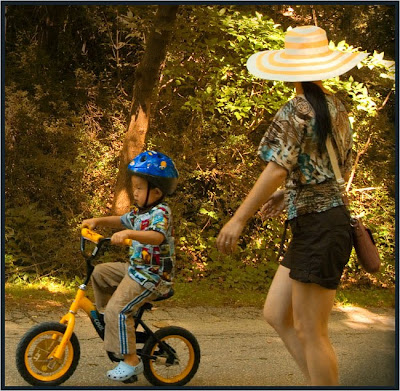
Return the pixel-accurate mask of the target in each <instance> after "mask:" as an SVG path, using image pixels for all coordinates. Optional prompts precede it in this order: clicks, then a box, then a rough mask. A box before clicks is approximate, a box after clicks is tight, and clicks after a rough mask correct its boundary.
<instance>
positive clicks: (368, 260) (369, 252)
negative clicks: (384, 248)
mask: <svg viewBox="0 0 400 391" xmlns="http://www.w3.org/2000/svg"><path fill="white" fill-rule="evenodd" d="M326 149H327V150H328V155H329V159H330V161H331V165H332V168H333V172H334V174H335V177H336V182H337V183H338V185H339V188H340V190H341V193H342V198H343V201H344V204H345V205H348V199H347V194H346V191H345V189H346V184H345V181H344V179H343V178H342V174H341V172H340V169H339V165H338V161H337V157H336V153H335V150H334V149H333V145H332V140H331V138H330V136H329V135H328V137H327V138H326ZM350 225H351V229H352V236H353V246H354V249H355V251H356V254H357V259H358V261H359V262H360V264H361V266H362V267H363V268H364V270H365V271H367V272H368V273H376V272H378V271H379V269H380V266H381V260H380V257H379V252H378V249H377V247H376V245H375V242H374V239H373V237H372V233H371V230H370V229H369V228H367V227H366V226H365V225H364V223H363V222H362V220H361V218H360V217H355V216H352V217H351V219H350Z"/></svg>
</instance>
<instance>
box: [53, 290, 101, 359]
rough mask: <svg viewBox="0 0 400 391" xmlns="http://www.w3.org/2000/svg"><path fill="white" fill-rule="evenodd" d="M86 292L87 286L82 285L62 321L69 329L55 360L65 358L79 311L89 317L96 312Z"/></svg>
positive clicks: (56, 352) (54, 355) (58, 348)
mask: <svg viewBox="0 0 400 391" xmlns="http://www.w3.org/2000/svg"><path fill="white" fill-rule="evenodd" d="M85 291H86V285H83V284H82V285H81V286H80V287H79V289H78V292H77V293H76V296H75V299H74V301H73V302H72V304H71V307H70V308H69V311H68V313H67V314H65V315H64V316H63V317H62V318H61V320H60V323H62V324H67V328H66V330H65V333H64V335H63V337H62V339H61V342H60V344H59V345H58V346H57V349H56V350H55V352H54V353H53V355H52V356H53V357H54V358H55V359H58V360H61V358H62V357H63V354H64V350H65V347H66V346H67V343H68V341H69V340H70V338H71V335H72V333H73V331H74V327H75V315H76V314H77V312H78V310H79V309H82V310H84V311H85V312H86V313H87V314H88V316H90V312H91V311H95V310H96V307H95V306H94V304H93V303H92V302H91V301H90V300H89V299H88V298H87V297H86V294H85Z"/></svg>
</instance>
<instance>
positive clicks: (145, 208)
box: [139, 181, 165, 213]
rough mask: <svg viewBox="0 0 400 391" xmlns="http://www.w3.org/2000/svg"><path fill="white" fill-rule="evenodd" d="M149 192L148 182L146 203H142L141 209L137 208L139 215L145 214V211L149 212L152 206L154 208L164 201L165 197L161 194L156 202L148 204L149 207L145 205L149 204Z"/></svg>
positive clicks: (148, 185) (148, 184)
mask: <svg viewBox="0 0 400 391" xmlns="http://www.w3.org/2000/svg"><path fill="white" fill-rule="evenodd" d="M150 190H151V188H150V183H149V181H147V193H146V201H145V202H144V205H143V206H142V207H140V208H139V213H145V212H147V211H148V210H150V209H151V208H152V207H153V206H156V205H158V204H159V203H161V202H162V201H163V200H164V198H165V195H164V194H163V195H162V197H161V198H159V199H158V200H157V201H155V202H153V203H152V204H150V205H147V203H148V202H149V197H150Z"/></svg>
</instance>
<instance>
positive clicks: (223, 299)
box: [5, 280, 396, 310]
mask: <svg viewBox="0 0 400 391" xmlns="http://www.w3.org/2000/svg"><path fill="white" fill-rule="evenodd" d="M174 289H175V295H174V296H173V297H172V298H171V299H169V300H166V301H162V302H159V303H157V306H160V307H161V306H179V307H196V306H212V307H243V306H250V307H259V308H262V306H263V304H264V301H265V297H266V294H267V291H265V292H260V291H252V290H235V289H223V288H221V287H220V286H215V285H214V286H213V285H211V284H210V283H208V281H204V280H203V281H195V282H190V283H189V282H188V283H183V282H177V283H176V284H175V288H174ZM76 291H77V286H76V287H70V286H66V285H64V284H62V283H59V284H57V283H56V282H51V283H49V282H47V283H35V284H21V283H18V284H10V283H6V284H5V302H6V308H7V307H8V306H17V307H22V308H33V309H37V310H45V309H46V308H49V307H50V308H51V307H55V306H57V307H67V306H69V304H70V303H71V302H72V300H73V299H74V297H75V294H76ZM88 296H89V297H90V298H93V293H92V291H91V287H90V286H89V289H88ZM395 304H396V303H395V292H394V289H393V288H392V289H383V288H359V287H347V288H342V289H339V290H338V292H337V295H336V305H340V306H345V305H351V306H358V307H363V308H366V307H386V308H394V307H395Z"/></svg>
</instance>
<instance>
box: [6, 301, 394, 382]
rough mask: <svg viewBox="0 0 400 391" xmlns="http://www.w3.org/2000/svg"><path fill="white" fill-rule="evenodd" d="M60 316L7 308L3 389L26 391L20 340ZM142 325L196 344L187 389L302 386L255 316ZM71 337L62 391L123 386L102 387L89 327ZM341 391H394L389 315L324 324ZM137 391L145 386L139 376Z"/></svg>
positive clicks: (224, 311)
mask: <svg viewBox="0 0 400 391" xmlns="http://www.w3.org/2000/svg"><path fill="white" fill-rule="evenodd" d="M63 311H64V309H63V308H61V307H54V309H53V310H52V311H51V313H50V314H49V313H48V312H47V313H45V312H40V311H39V312H38V311H29V310H28V311H24V312H22V311H21V310H18V309H16V308H10V306H8V307H7V308H6V317H5V346H4V347H3V349H5V357H6V360H5V384H3V386H4V385H5V386H20V387H28V386H29V385H28V384H27V383H26V382H25V381H24V380H23V379H22V378H21V377H20V376H19V374H18V372H17V370H16V367H15V349H16V346H17V344H18V342H19V340H20V338H21V337H22V335H23V334H24V333H25V332H26V331H27V330H28V329H29V328H30V327H31V326H33V325H35V324H37V323H40V322H43V321H48V320H55V321H58V320H59V319H60V317H61V315H62V314H63ZM145 319H146V320H147V321H148V324H149V325H151V324H152V323H157V322H162V323H169V324H171V325H178V326H182V327H185V328H187V329H188V330H190V331H191V332H192V333H194V334H195V335H196V337H197V339H198V341H199V344H200V348H201V353H202V356H201V357H202V358H201V363H200V368H199V370H198V372H197V374H196V376H195V377H194V378H193V379H192V381H191V382H190V383H189V384H188V386H199V387H204V386H228V387H232V386H240V387H245V386H247V387H249V386H263V387H277V386H282V387H285V386H286V387H287V386H302V385H304V383H303V378H302V374H301V372H300V371H299V370H298V369H297V367H296V365H295V364H294V362H293V360H292V359H291V357H290V355H289V354H288V353H287V352H286V350H285V348H284V345H283V343H282V342H281V340H280V339H279V338H278V336H277V335H276V333H275V332H274V330H273V329H272V328H271V327H270V326H268V325H267V324H266V323H265V322H264V321H263V319H262V317H261V309H259V308H210V307H196V308H190V309H186V308H179V307H172V308H170V307H167V306H165V305H163V306H162V307H160V308H157V309H155V310H153V311H152V312H150V313H148V314H147V315H145ZM76 334H77V337H78V338H79V341H80V345H81V359H80V362H79V365H78V368H77V369H76V371H75V373H74V374H73V375H72V377H71V378H70V379H69V380H68V381H67V382H65V383H64V384H63V386H68V387H72V388H73V387H77V386H78V387H79V386H85V387H99V386H100V387H101V386H104V387H107V388H110V387H112V386H117V387H118V386H126V385H124V384H122V383H118V382H117V383H115V382H113V381H111V380H108V379H107V378H106V376H105V372H106V371H107V370H108V369H111V368H112V367H113V366H114V364H113V363H111V362H110V361H109V360H108V358H107V356H106V354H105V353H104V351H103V348H102V341H101V340H100V339H99V338H98V337H97V334H96V333H95V331H94V329H93V328H92V325H91V323H90V321H89V319H88V318H87V317H86V315H85V314H84V313H80V314H79V315H78V317H77V323H76ZM330 335H331V339H332V342H333V345H334V347H335V350H336V353H337V356H338V360H339V370H340V374H341V376H340V380H341V385H342V386H349V387H353V386H359V387H367V386H373V387H395V386H397V387H398V385H397V384H396V381H398V379H397V376H398V375H397V371H396V370H395V369H397V368H395V355H396V351H395V313H394V310H390V309H369V310H366V309H361V308H357V307H344V308H335V309H334V311H333V313H332V316H331V323H330ZM134 385H135V386H136V387H148V386H151V385H150V384H149V383H148V382H147V380H146V379H145V378H144V376H142V375H141V376H139V381H138V382H137V383H135V384H134Z"/></svg>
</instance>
